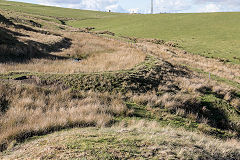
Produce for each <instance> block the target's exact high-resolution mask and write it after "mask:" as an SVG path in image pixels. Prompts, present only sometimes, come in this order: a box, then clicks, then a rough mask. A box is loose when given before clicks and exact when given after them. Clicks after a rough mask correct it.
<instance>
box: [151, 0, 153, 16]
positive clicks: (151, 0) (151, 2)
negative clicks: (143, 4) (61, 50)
mask: <svg viewBox="0 0 240 160" xmlns="http://www.w3.org/2000/svg"><path fill="white" fill-rule="evenodd" d="M151 14H153V0H151Z"/></svg>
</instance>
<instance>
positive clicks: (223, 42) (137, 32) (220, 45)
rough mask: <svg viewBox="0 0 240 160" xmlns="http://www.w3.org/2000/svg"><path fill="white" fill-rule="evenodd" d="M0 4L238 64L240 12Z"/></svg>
mask: <svg viewBox="0 0 240 160" xmlns="http://www.w3.org/2000/svg"><path fill="white" fill-rule="evenodd" d="M0 7H1V8H4V9H8V10H14V11H18V12H23V13H31V14H36V15H42V16H49V17H57V18H58V19H61V20H63V21H62V22H63V23H67V24H68V25H71V26H74V27H80V28H81V27H89V26H91V27H95V28H96V30H109V31H112V32H114V33H116V34H117V36H130V37H141V38H158V39H163V40H166V41H175V42H176V43H178V44H179V45H180V46H181V47H183V48H184V49H185V50H187V51H189V52H192V53H194V54H199V55H203V56H206V57H210V58H212V57H214V58H223V59H225V60H227V61H231V62H233V63H240V60H239V58H240V56H239V53H240V49H239V47H238V44H239V42H240V38H239V37H240V23H239V18H240V13H199V14H156V15H129V14H118V13H105V12H96V11H84V10H76V9H63V8H58V7H48V6H41V5H34V4H26V3H17V2H6V1H4V0H1V1H0Z"/></svg>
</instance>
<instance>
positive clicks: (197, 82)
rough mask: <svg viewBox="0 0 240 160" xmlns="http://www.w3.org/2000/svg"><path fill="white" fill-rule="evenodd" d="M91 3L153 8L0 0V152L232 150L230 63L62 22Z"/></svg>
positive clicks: (237, 109) (238, 84)
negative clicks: (60, 5)
mask: <svg viewBox="0 0 240 160" xmlns="http://www.w3.org/2000/svg"><path fill="white" fill-rule="evenodd" d="M1 5H2V8H1ZM34 7H35V8H36V10H33V8H34ZM51 9H53V10H51ZM43 10H46V11H45V12H44V13H43V14H41V12H42V11H43ZM64 12H66V13H67V14H66V15H67V17H64V16H61V15H63V14H64ZM20 13H21V14H20ZM78 13H79V15H82V16H77V14H78ZM84 13H86V15H84ZM98 13H99V14H101V16H100V19H99V17H98V18H97V19H95V20H101V19H102V20H104V19H105V18H106V19H108V18H109V19H111V18H113V17H115V18H118V17H125V18H126V17H133V18H134V17H135V16H139V17H140V18H137V17H136V18H134V19H133V20H137V21H139V23H140V20H141V19H142V17H144V16H146V17H149V16H153V17H154V16H157V17H158V16H163V15H126V14H112V13H103V12H91V11H81V10H70V9H61V8H56V7H53V8H52V7H43V6H38V5H32V4H25V3H15V2H6V1H1V3H0V22H1V23H0V36H1V40H0V50H1V52H0V151H2V152H1V154H0V157H1V159H21V158H23V159H24V158H25V159H27V158H29V157H30V158H33V159H34V158H43V159H46V158H52V159H61V158H62V159H64V157H65V156H66V157H67V158H83V157H87V158H93V159H94V158H95V159H96V158H104V159H113V158H115V159H117V158H138V157H142V156H145V157H146V158H176V159H180V158H184V159H187V158H192V159H238V157H239V154H240V149H239V145H238V144H239V137H240V123H239V122H240V79H239V77H240V66H239V65H234V64H231V63H230V64H228V63H227V61H226V60H223V59H219V60H216V59H212V58H205V57H202V56H199V55H194V54H192V53H189V52H187V51H185V50H183V49H182V48H179V47H178V45H177V44H176V42H172V41H164V40H161V39H153V38H142V37H141V38H134V37H129V36H125V37H120V36H116V34H114V33H112V32H110V31H107V30H100V31H98V30H94V29H93V28H92V27H87V28H81V29H79V28H73V27H70V26H68V25H66V24H65V23H66V22H70V21H71V22H72V21H79V20H81V18H86V17H87V19H86V21H88V20H90V19H91V17H92V18H94V17H95V18H96V14H98ZM51 14H53V15H54V16H52V15H51ZM71 14H72V15H71ZM165 16H170V17H171V16H172V15H165ZM174 16H176V15H174ZM186 16H188V15H186ZM194 16H196V15H194ZM89 18H90V19H89ZM125 18H124V19H125ZM124 19H123V20H124ZM127 19H128V18H127ZM95 20H94V21H95ZM112 20H114V21H115V19H114V18H113V19H112ZM81 22H83V21H81ZM114 23H115V22H114ZM118 24H120V22H117V21H116V26H115V27H117V25H118ZM200 28H201V27H200ZM203 28H204V27H203ZM97 29H98V28H97ZM156 31H157V30H156ZM199 33H200V32H199ZM150 34H152V33H151V32H150ZM168 35H170V33H169V34H168ZM197 35H198V34H197ZM198 36H201V35H200V34H199V35H198ZM209 72H210V74H209ZM147 126H149V127H147ZM74 127H79V128H80V129H76V130H69V129H70V128H74ZM90 127H92V128H90ZM99 128H101V129H99ZM64 129H67V131H64V132H61V130H64ZM59 131H60V132H59ZM52 132H57V133H54V134H52V135H47V134H49V133H52ZM169 133H171V134H169ZM83 134H84V136H82V135H83ZM187 134H190V135H191V136H190V137H189V136H187ZM199 134H200V136H199ZM44 135H46V137H41V136H44ZM59 135H60V137H59ZM147 135H151V136H150V137H149V136H147ZM34 136H35V137H34ZM114 137H115V138H114ZM31 138H33V141H29V139H31ZM58 138H59V139H58ZM34 139H36V140H34ZM56 140H58V141H56ZM61 140H62V141H61ZM25 142H26V143H25ZM61 142H62V143H61ZM113 144H114V146H117V148H116V147H113ZM233 144H234V145H233ZM59 146H60V147H59ZM93 146H96V147H95V148H94V147H93ZM151 146H154V147H151ZM43 148H47V151H46V150H44V149H43ZM33 150H34V152H32V151H33ZM43 152H46V154H44V153H43ZM32 153H33V154H34V155H33V154H32ZM67 155H68V156H67ZM26 156H27V157H26ZM63 156H64V157H63Z"/></svg>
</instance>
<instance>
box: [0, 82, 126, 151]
mask: <svg viewBox="0 0 240 160" xmlns="http://www.w3.org/2000/svg"><path fill="white" fill-rule="evenodd" d="M0 89H1V90H0V97H4V98H0V100H1V102H0V104H1V112H0V150H1V151H2V150H4V149H6V148H7V147H8V145H9V144H10V143H11V142H12V141H15V140H16V141H17V142H22V141H24V140H25V139H26V138H28V137H31V136H34V135H43V134H46V133H49V132H53V131H57V130H60V129H63V128H69V127H74V126H104V125H108V124H110V123H111V122H112V120H113V116H117V115H123V114H125V113H126V112H127V108H126V106H125V105H124V103H123V102H122V100H121V99H119V98H117V97H114V96H111V95H109V94H107V93H104V94H97V93H94V92H87V93H82V94H81V96H79V95H78V96H77V97H74V96H73V95H72V94H71V92H70V91H69V90H63V89H59V88H51V89H43V88H38V87H36V86H33V85H26V86H21V85H16V86H12V85H7V84H0ZM6 102H7V103H6Z"/></svg>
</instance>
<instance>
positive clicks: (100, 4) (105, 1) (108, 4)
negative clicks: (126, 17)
mask: <svg viewBox="0 0 240 160" xmlns="http://www.w3.org/2000/svg"><path fill="white" fill-rule="evenodd" d="M37 1H38V2H39V3H41V4H44V5H52V6H59V7H66V8H77V9H87V10H97V11H108V10H111V11H113V12H124V9H123V8H122V7H121V6H120V5H119V0H37Z"/></svg>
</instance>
